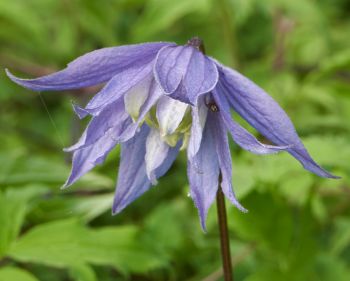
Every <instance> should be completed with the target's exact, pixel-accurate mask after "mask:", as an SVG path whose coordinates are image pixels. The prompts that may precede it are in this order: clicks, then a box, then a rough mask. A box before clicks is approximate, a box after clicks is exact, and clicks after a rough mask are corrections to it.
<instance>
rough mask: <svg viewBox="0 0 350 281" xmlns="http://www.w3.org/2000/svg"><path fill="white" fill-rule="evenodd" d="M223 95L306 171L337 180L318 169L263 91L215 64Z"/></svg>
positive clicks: (274, 103)
mask: <svg viewBox="0 0 350 281" xmlns="http://www.w3.org/2000/svg"><path fill="white" fill-rule="evenodd" d="M217 65H218V69H219V72H220V82H221V85H222V86H223V89H224V94H225V96H226V98H227V100H228V101H229V103H230V105H231V106H232V108H233V109H234V110H235V111H236V112H238V113H239V114H240V115H241V116H242V117H243V118H244V119H245V120H247V121H248V123H250V124H251V125H252V126H253V127H254V128H255V129H257V130H258V131H259V132H260V133H261V134H262V135H264V136H265V137H266V138H268V139H269V140H271V141H272V142H273V143H275V144H276V145H281V146H286V145H287V146H288V145H291V148H289V149H288V152H289V153H290V154H291V155H293V156H294V157H295V158H296V159H297V160H299V162H300V163H301V164H302V165H303V167H304V168H305V169H306V170H309V171H310V172H313V173H314V174H316V175H319V176H321V177H326V178H338V177H337V176H334V175H332V174H331V173H329V172H327V171H326V170H324V169H323V168H321V167H320V166H319V165H318V164H317V163H316V162H315V161H314V160H313V159H312V158H311V156H310V155H309V153H308V152H307V150H306V148H305V147H304V145H303V144H302V142H301V140H300V139H299V136H298V135H297V133H296V131H295V128H294V126H293V124H292V122H291V120H290V119H289V117H288V116H287V114H286V113H285V112H284V110H283V109H282V108H281V107H280V106H279V105H278V104H277V102H276V101H274V100H273V99H272V98H271V97H270V96H269V95H268V94H267V93H265V91H264V90H262V89H261V88H260V87H258V86H257V85H256V84H254V83H253V82H252V81H250V80H249V79H248V78H246V77H244V76H243V75H241V74H240V73H238V72H236V71H234V70H232V69H230V68H228V67H225V66H223V65H221V64H219V63H217Z"/></svg>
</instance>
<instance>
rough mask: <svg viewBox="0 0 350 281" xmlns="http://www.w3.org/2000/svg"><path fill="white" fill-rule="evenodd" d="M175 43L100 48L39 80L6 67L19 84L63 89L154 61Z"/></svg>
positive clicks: (42, 89)
mask: <svg viewBox="0 0 350 281" xmlns="http://www.w3.org/2000/svg"><path fill="white" fill-rule="evenodd" d="M171 45H174V44H172V43H166V42H159V43H145V44H135V45H126V46H121V47H110V48H104V49H99V50H96V51H93V52H90V53H87V54H85V55H83V56H81V57H78V58H77V59H75V60H74V61H72V62H71V63H69V64H68V66H67V68H65V69H63V70H61V71H59V72H55V73H53V74H50V75H47V76H43V77H40V78H36V79H21V78H17V77H15V76H14V75H12V74H11V73H10V72H9V71H8V70H6V73H7V75H8V76H9V78H10V79H11V80H12V81H14V82H15V83H17V84H19V85H21V86H23V87H25V88H28V89H31V90H34V91H47V90H49V91H60V90H69V89H78V88H83V87H88V86H92V85H96V84H100V83H103V82H106V81H108V80H110V79H111V78H112V77H113V76H115V75H116V74H118V73H120V72H121V71H124V70H125V69H128V68H130V67H134V68H137V67H140V66H142V65H144V64H148V63H149V62H150V61H152V60H153V59H154V58H155V56H156V54H157V53H158V51H159V50H160V49H161V48H162V47H164V46H171Z"/></svg>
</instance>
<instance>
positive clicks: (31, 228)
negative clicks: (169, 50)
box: [0, 0, 350, 281]
mask: <svg viewBox="0 0 350 281" xmlns="http://www.w3.org/2000/svg"><path fill="white" fill-rule="evenodd" d="M195 35H198V36H200V37H201V38H202V39H203V40H204V42H205V46H206V50H207V53H208V54H209V55H211V56H213V57H215V58H217V59H218V60H220V61H221V62H223V63H224V64H226V65H228V66H231V67H234V68H236V69H238V70H239V71H241V72H242V73H244V74H245V75H246V76H248V77H250V78H251V79H252V80H253V81H255V82H256V83H257V84H259V85H260V86H262V87H263V88H264V89H266V90H267V92H269V93H270V94H271V95H272V96H273V97H274V98H275V99H276V100H277V101H278V102H279V103H280V104H281V106H282V107H283V108H284V109H285V110H286V112H287V113H288V114H289V115H290V117H291V119H292V120H293V122H294V124H295V126H296V128H297V130H298V133H299V134H300V136H301V138H302V140H303V141H304V143H305V145H306V147H307V148H308V149H309V151H310V153H311V155H312V156H313V157H314V158H315V160H316V161H317V162H318V163H320V164H321V165H322V166H323V167H325V168H327V169H329V170H330V171H332V172H333V173H334V174H336V175H339V176H342V179H340V180H328V179H321V178H319V177H317V176H314V175H312V174H311V173H309V172H307V171H305V170H303V169H302V167H301V166H300V164H299V163H298V162H297V161H296V160H294V159H293V158H292V157H291V156H289V155H287V154H285V153H281V154H278V155H273V156H257V155H252V154H250V153H248V152H246V151H242V150H240V149H238V148H237V146H236V145H234V144H233V143H232V146H231V147H232V158H233V174H234V178H233V181H234V188H235V191H236V193H237V194H238V196H239V199H240V200H241V201H242V203H243V205H244V206H246V207H247V208H248V209H249V210H250V212H249V213H248V214H242V213H240V212H238V211H237V210H236V209H234V208H233V207H232V206H229V207H228V208H229V210H228V212H229V214H228V216H229V228H230V237H231V251H232V256H233V264H234V268H235V277H236V278H235V280H238V281H240V280H244V281H281V280H283V281H288V280H292V281H294V280H297V281H303V280H307V281H310V280H311V281H314V280H315V281H316V280H317V281H318V280H319V281H328V280H329V281H330V280H332V281H334V280H336V281H339V280H340V281H342V280H346V281H347V280H350V216H349V214H350V177H349V175H350V122H349V121H350V49H349V47H350V36H349V35H350V2H349V1H348V0H319V1H316V0H314V1H311V0H294V1H287V0H285V1H282V0H265V1H259V0H216V1H215V0H192V1H188V0H177V1H174V0H149V1H147V0H115V1H113V0H99V1H93V0H22V1H21V0H11V1H6V0H0V68H1V72H0V112H1V114H0V131H1V133H0V281H37V280H41V281H97V280H99V281H112V280H113V281H115V280H205V281H215V280H222V272H221V270H220V267H221V260H220V252H219V240H218V230H217V221H216V210H215V206H213V207H212V208H211V210H210V212H209V218H208V233H207V234H204V233H203V232H202V231H201V228H200V225H199V220H198V216H197V211H196V209H195V207H194V205H193V203H192V200H191V198H189V197H188V196H187V193H188V191H189V187H188V183H187V176H186V158H185V155H182V156H181V157H179V158H178V159H177V160H176V162H175V165H174V166H173V167H172V169H171V170H170V171H169V172H168V173H167V175H166V176H164V177H163V178H162V179H161V180H160V182H159V184H158V185H157V186H156V187H154V188H153V189H151V190H150V191H149V192H148V193H147V194H145V195H144V196H143V197H141V198H140V199H138V200H137V201H135V202H134V203H133V204H132V205H131V206H130V207H128V208H127V209H126V210H124V212H123V213H121V214H120V215H118V216H115V217H112V216H111V203H112V198H113V191H114V187H115V179H116V175H117V168H118V159H119V151H118V149H116V150H115V151H114V152H113V153H112V155H110V156H109V157H108V159H107V161H106V163H105V164H104V165H103V166H99V167H98V168H96V169H94V170H93V171H92V172H90V173H89V174H88V175H86V176H85V177H83V179H81V180H80V181H79V182H78V183H77V184H75V185H74V186H73V187H71V188H69V189H68V190H64V191H62V190H60V186H62V184H63V183H64V181H65V180H66V178H67V176H68V174H69V170H70V155H68V154H66V153H64V152H63V151H62V148H63V147H67V146H69V145H71V144H72V143H73V142H74V141H76V140H77V138H78V137H79V135H80V133H81V132H82V130H83V128H84V126H85V124H83V122H82V121H79V120H77V118H76V117H75V116H74V114H73V111H72V108H71V101H74V102H76V103H78V104H80V105H84V104H85V103H86V101H87V100H88V99H89V98H90V97H91V96H92V95H93V94H94V91H95V90H94V89H83V90H80V91H69V92H47V93H42V94H41V95H39V94H38V93H33V92H29V91H27V90H25V89H23V88H20V87H19V86H17V85H15V84H13V83H12V82H11V81H10V80H9V79H8V78H7V77H6V76H5V74H4V71H3V69H4V68H9V69H10V70H11V71H13V72H14V73H15V74H17V75H20V76H22V77H36V76H41V75H45V74H48V73H51V72H53V71H55V70H58V69H61V68H63V67H65V65H66V64H67V63H68V62H69V61H71V60H73V59H74V58H75V57H77V56H79V55H82V54H84V53H86V52H89V51H92V50H94V49H97V48H102V47H106V46H117V45H123V44H131V43H138V42H145V41H163V40H164V41H174V42H177V43H178V44H184V43H186V41H187V40H188V39H189V38H191V37H192V36H195ZM255 134H256V132H255ZM257 136H258V137H260V136H259V135H257Z"/></svg>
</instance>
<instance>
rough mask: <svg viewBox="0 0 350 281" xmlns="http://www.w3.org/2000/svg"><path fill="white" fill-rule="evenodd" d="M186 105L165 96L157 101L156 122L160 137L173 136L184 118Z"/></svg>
mask: <svg viewBox="0 0 350 281" xmlns="http://www.w3.org/2000/svg"><path fill="white" fill-rule="evenodd" d="M187 108H188V105H187V104H186V103H183V102H180V101H177V100H174V99H172V98H169V97H167V96H163V97H161V98H160V99H159V102H158V104H157V120H158V123H159V128H160V132H161V135H162V136H166V135H170V134H173V133H174V132H175V131H176V129H177V128H178V126H179V125H180V123H181V121H182V119H183V118H184V116H185V113H186V110H187Z"/></svg>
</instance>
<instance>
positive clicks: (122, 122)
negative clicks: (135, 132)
mask: <svg viewBox="0 0 350 281" xmlns="http://www.w3.org/2000/svg"><path fill="white" fill-rule="evenodd" d="M128 118H129V115H128V114H127V113H126V112H125V109H124V102H123V99H119V100H118V101H116V102H114V103H112V104H111V105H109V106H107V107H106V108H105V109H104V110H103V111H102V112H101V114H100V115H98V116H95V117H93V118H92V119H91V121H90V123H89V124H88V126H87V128H86V130H85V131H84V133H83V135H82V137H81V138H80V139H79V141H78V142H77V143H76V144H74V145H73V146H71V147H69V148H66V149H64V151H66V152H71V151H74V150H77V149H81V148H83V147H87V146H89V145H91V144H93V143H95V142H96V141H97V140H98V139H100V138H101V137H102V136H103V135H104V134H106V132H107V131H108V130H110V129H112V128H113V135H114V138H115V139H118V138H119V137H120V135H121V134H122V133H123V132H124V131H125V129H126V127H127V125H130V123H131V122H130V121H128V122H126V120H127V119H128Z"/></svg>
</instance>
